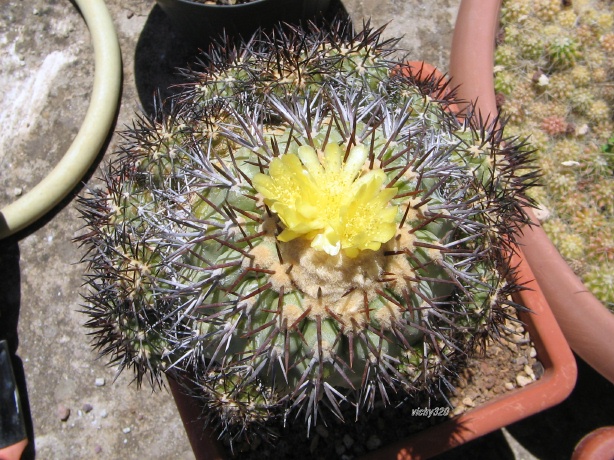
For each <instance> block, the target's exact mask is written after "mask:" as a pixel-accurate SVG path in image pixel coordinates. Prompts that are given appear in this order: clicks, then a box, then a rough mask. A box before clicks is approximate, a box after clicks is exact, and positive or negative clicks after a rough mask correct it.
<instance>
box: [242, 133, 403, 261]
mask: <svg viewBox="0 0 614 460" xmlns="http://www.w3.org/2000/svg"><path fill="white" fill-rule="evenodd" d="M344 153H345V152H344V151H343V150H342V149H341V147H340V146H339V145H337V144H334V143H331V144H328V145H327V146H326V148H325V149H324V154H323V156H322V159H321V160H320V158H319V157H318V154H317V152H316V150H315V149H313V148H312V147H310V146H307V145H303V146H301V147H299V149H298V152H297V154H296V155H295V154H292V153H290V154H286V155H282V156H281V157H277V158H274V159H273V160H272V161H271V163H270V165H269V175H265V174H256V176H255V177H254V178H253V181H252V183H253V185H254V187H255V189H256V190H257V191H258V192H259V193H261V194H262V195H263V196H264V200H265V203H266V204H267V205H268V206H269V207H270V209H271V210H272V211H273V212H275V213H276V214H277V215H278V216H279V218H280V220H281V222H282V223H283V225H284V227H285V228H284V230H283V231H282V232H281V234H280V235H279V236H278V239H279V240H280V241H284V242H286V241H291V240H293V239H295V238H298V237H305V238H308V239H310V240H311V246H312V247H313V248H314V249H319V250H322V251H325V252H326V253H328V254H330V255H336V254H338V253H339V251H340V250H343V252H344V253H345V254H346V255H347V256H349V257H356V256H357V255H358V254H359V252H360V251H361V250H364V249H371V250H374V251H376V250H378V249H379V248H380V246H381V245H382V243H385V242H386V241H388V240H390V239H391V238H392V237H393V236H394V235H395V233H396V224H395V217H396V215H397V208H396V207H394V206H388V203H389V201H390V200H391V199H392V198H393V197H394V196H395V195H396V193H397V189H396V188H383V187H382V186H383V184H384V181H385V180H386V174H385V173H384V171H383V170H381V169H372V170H369V171H367V172H366V173H365V174H362V175H360V172H361V171H362V168H363V166H364V164H365V161H366V160H367V157H368V151H367V149H366V148H365V147H364V146H355V147H352V149H351V150H350V152H349V154H348V157H347V160H346V161H345V162H344V161H343V155H344Z"/></svg>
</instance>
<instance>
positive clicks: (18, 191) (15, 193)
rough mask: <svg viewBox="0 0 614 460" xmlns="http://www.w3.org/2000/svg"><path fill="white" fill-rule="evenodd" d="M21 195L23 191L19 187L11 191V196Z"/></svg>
mask: <svg viewBox="0 0 614 460" xmlns="http://www.w3.org/2000/svg"><path fill="white" fill-rule="evenodd" d="M22 194H23V189H22V188H21V187H15V188H14V189H13V195H15V196H21V195H22Z"/></svg>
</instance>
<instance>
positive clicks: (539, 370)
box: [531, 361, 544, 379]
mask: <svg viewBox="0 0 614 460" xmlns="http://www.w3.org/2000/svg"><path fill="white" fill-rule="evenodd" d="M531 368H532V369H533V373H534V374H535V378H536V379H540V378H541V377H542V375H544V365H543V364H542V363H540V362H539V361H536V362H534V363H533V366H531Z"/></svg>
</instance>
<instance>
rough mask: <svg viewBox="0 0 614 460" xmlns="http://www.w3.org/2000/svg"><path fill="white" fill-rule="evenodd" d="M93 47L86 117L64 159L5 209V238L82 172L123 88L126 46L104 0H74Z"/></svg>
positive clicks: (0, 221) (0, 216)
mask: <svg viewBox="0 0 614 460" xmlns="http://www.w3.org/2000/svg"><path fill="white" fill-rule="evenodd" d="M75 3H76V4H77V6H78V7H79V9H80V10H81V14H82V15H83V18H84V19H85V22H86V24H87V26H88V28H89V30H90V34H91V37H92V44H93V47H94V63H95V64H94V65H95V75H94V87H93V90H92V96H91V99H90V105H89V108H88V110H87V113H86V114H85V119H84V121H83V124H82V125H81V128H80V129H79V132H78V133H77V136H76V137H75V140H74V141H73V143H72V144H71V146H70V147H69V148H68V150H67V151H66V153H65V154H64V156H63V157H62V159H61V160H60V161H59V163H58V164H57V165H56V166H55V168H53V170H52V171H51V172H50V173H49V174H48V175H47V176H46V177H45V178H44V179H43V180H41V181H40V182H39V183H38V184H37V185H36V186H35V187H34V188H33V189H32V190H30V191H29V192H28V193H26V194H25V195H24V196H22V197H21V198H19V199H18V200H17V201H15V202H13V203H11V204H9V205H7V206H5V207H4V208H3V209H2V210H0V239H2V238H5V237H7V236H9V235H12V234H13V233H15V232H17V231H19V230H22V229H23V228H25V227H27V226H28V225H30V224H32V223H34V222H36V221H37V220H38V219H39V218H41V217H42V216H44V215H45V214H46V213H47V212H49V211H50V210H51V209H53V207H54V206H55V205H57V204H58V203H59V202H60V201H61V200H62V199H63V198H64V197H65V196H66V195H68V193H70V191H71V190H73V189H74V188H75V186H76V185H77V184H78V183H79V181H80V180H81V179H82V178H83V176H84V175H85V173H87V171H88V169H89V168H90V167H91V165H92V164H93V162H94V160H95V159H96V157H97V156H98V153H99V152H100V149H101V148H102V145H103V143H104V141H105V139H106V137H107V134H108V133H109V130H110V129H111V126H112V125H113V120H114V118H115V113H116V110H117V105H118V103H119V95H120V89H121V77H122V63H121V52H120V49H119V42H118V40H117V34H116V33H115V29H114V27H113V21H112V20H111V16H110V14H109V11H108V10H107V7H106V6H105V4H104V2H103V1H102V0H75Z"/></svg>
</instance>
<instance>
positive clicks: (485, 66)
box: [171, 0, 577, 460]
mask: <svg viewBox="0 0 614 460" xmlns="http://www.w3.org/2000/svg"><path fill="white" fill-rule="evenodd" d="M498 8H499V2H498V1H495V2H489V4H488V5H484V3H483V2H477V1H474V0H469V1H466V0H463V2H462V5H461V10H460V12H459V19H458V21H459V22H458V23H457V28H456V31H457V32H456V33H455V34H456V35H455V37H456V38H455V40H459V38H458V36H459V35H460V36H462V33H463V29H467V28H470V29H471V30H472V31H473V34H474V35H473V36H472V37H471V40H469V41H468V42H467V43H464V44H462V46H458V45H455V46H453V58H452V62H453V65H452V68H453V69H455V70H456V71H457V72H456V74H455V75H457V76H461V77H462V78H457V83H458V82H459V81H462V82H465V81H466V80H465V78H472V77H471V76H470V75H467V74H466V72H467V71H469V72H470V73H473V72H474V71H475V69H478V70H479V71H480V72H482V73H485V74H487V75H491V76H492V62H493V50H494V34H495V30H496V24H497V21H498ZM476 14H477V15H478V16H477V18H479V21H478V23H480V24H482V27H478V28H477V29H474V28H472V25H471V24H472V21H475V20H476V16H475V15H476ZM485 23H487V24H486V25H484V24H485ZM459 30H460V32H459ZM480 34H481V36H480ZM476 35H477V36H476ZM473 40H477V43H476V42H474V41H473ZM490 43H492V46H490ZM476 44H478V45H480V46H482V45H486V46H483V48H485V50H476V49H475V46H476ZM468 50H470V53H471V54H470V56H469V57H468V58H467V59H469V60H470V62H469V63H468V64H467V63H465V62H464V60H463V58H462V57H461V56H460V54H462V53H466V52H467V51H468ZM475 59H477V60H480V62H479V63H474V65H472V62H471V60H475ZM459 61H460V63H461V64H460V65H461V67H462V69H461V70H460V71H459V67H458V62H459ZM482 61H485V62H482ZM454 62H457V65H456V67H455V65H454ZM395 71H400V72H403V73H404V74H406V75H411V76H413V77H414V78H416V79H418V80H420V79H425V78H431V77H432V76H435V77H436V78H441V77H442V76H443V74H441V72H439V71H438V70H437V69H435V68H434V67H432V66H430V65H428V64H425V63H423V62H419V61H414V62H409V63H407V65H406V67H404V68H401V69H396V70H395ZM441 81H442V82H443V80H441ZM468 87H469V89H470V90H471V91H474V90H477V91H479V93H478V94H477V97H479V100H480V101H481V103H482V106H483V107H488V104H489V103H490V102H492V104H493V106H494V90H493V88H494V85H493V83H492V80H491V81H490V84H486V85H483V86H482V85H477V86H476V85H472V84H470V85H468ZM447 88H448V86H446V85H445V84H442V85H437V86H436V87H434V88H433V93H432V95H433V97H437V96H441V95H444V94H445V92H446V91H448V89H447ZM491 93H492V95H491ZM471 99H472V100H474V99H475V97H473V98H471ZM457 109H460V110H462V109H463V107H460V108H457ZM484 113H486V112H484ZM489 113H495V112H494V111H493V112H489ZM513 264H514V265H518V275H519V277H520V279H519V283H521V284H526V286H527V287H528V288H529V289H528V290H526V291H522V292H521V293H519V294H518V295H517V298H516V299H515V300H516V301H517V302H518V303H520V304H522V305H524V306H526V307H527V308H528V309H529V310H530V311H531V313H529V314H523V315H521V320H523V321H524V322H525V324H526V327H527V329H528V331H529V333H530V336H531V339H532V341H533V343H534V344H535V348H536V350H537V357H538V359H539V361H540V362H541V363H542V364H543V366H544V370H545V372H544V374H543V376H542V377H541V378H540V379H539V380H538V381H536V382H534V383H532V384H530V385H528V386H526V387H524V388H519V389H516V390H513V391H510V392H508V393H506V394H505V395H501V396H499V397H497V398H495V399H493V400H491V401H489V402H488V403H486V404H484V405H482V406H479V407H476V408H474V409H472V410H470V411H468V412H466V413H464V414H462V415H460V416H457V417H455V418H452V419H450V420H448V421H446V422H443V423H441V424H440V425H436V426H433V427H431V428H428V429H426V430H423V431H421V432H419V433H417V434H415V435H413V436H411V437H409V438H407V439H403V440H400V441H398V442H395V443H393V444H391V445H388V446H386V447H384V448H382V449H380V450H377V451H374V452H371V453H369V454H367V455H366V456H365V457H363V458H364V459H373V460H375V459H377V460H383V459H395V460H398V459H410V458H411V459H423V458H428V457H431V456H433V455H437V454H439V453H443V452H445V451H447V450H449V449H452V448H454V447H456V446H459V445H461V444H463V443H466V442H468V441H471V440H473V439H476V438H478V437H480V436H482V435H484V434H487V433H489V432H492V431H494V430H497V429H499V428H502V427H504V426H506V425H509V424H511V423H514V422H517V421H519V420H522V419H524V418H526V417H528V416H530V415H533V414H536V413H538V412H541V411H543V410H544V409H547V408H549V407H552V406H554V405H556V404H558V403H560V402H561V401H563V400H564V399H566V398H567V396H568V395H569V394H570V393H571V391H572V389H573V388H574V386H575V381H576V374H577V370H576V364H575V360H574V357H573V355H572V353H571V350H570V349H569V346H568V345H567V342H566V340H565V338H564V336H563V334H562V332H561V330H560V328H559V327H558V325H557V322H556V320H555V318H554V316H553V314H552V311H551V310H550V308H549V306H548V302H547V300H546V299H545V298H544V295H543V293H542V291H541V289H540V286H539V285H538V284H537V283H536V282H535V276H534V274H533V272H532V270H531V268H530V267H529V264H528V263H527V261H526V258H525V257H524V252H523V250H522V249H518V253H517V255H516V256H515V257H514V260H513ZM171 386H172V388H173V395H174V397H175V398H176V401H177V403H178V406H179V407H180V412H181V414H182V419H183V421H184V424H185V426H186V430H187V432H188V436H189V438H190V442H191V444H192V447H193V449H194V452H195V454H196V458H197V459H222V458H224V455H225V453H224V452H223V450H222V449H220V447H219V446H217V445H216V443H215V441H214V440H213V438H212V437H211V433H210V432H207V431H205V432H203V431H202V427H201V426H199V425H198V423H197V422H196V423H195V417H197V415H198V414H197V413H195V412H194V411H195V410H197V409H195V407H194V404H193V403H192V402H191V401H190V398H189V397H188V396H185V394H183V393H182V392H181V391H180V390H178V388H177V384H176V383H175V382H173V383H172V385H171ZM181 408H183V409H184V410H181ZM185 409H187V410H185Z"/></svg>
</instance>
